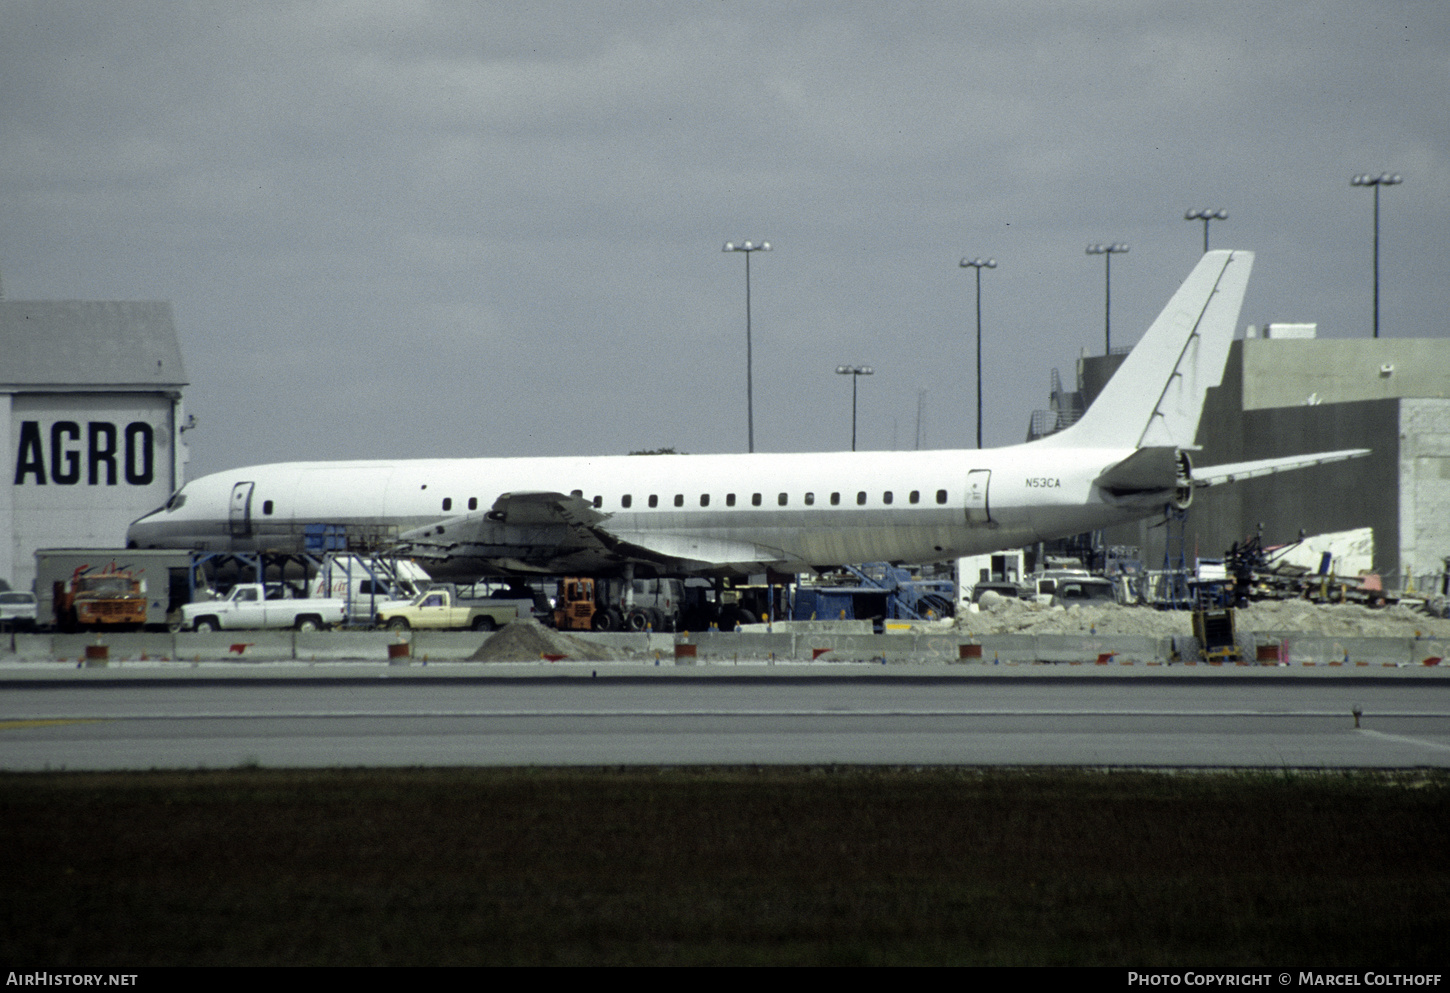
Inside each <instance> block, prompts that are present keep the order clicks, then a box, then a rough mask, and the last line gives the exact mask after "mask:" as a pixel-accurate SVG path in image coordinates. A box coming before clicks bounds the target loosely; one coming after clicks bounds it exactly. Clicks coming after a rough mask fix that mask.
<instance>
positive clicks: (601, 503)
mask: <svg viewBox="0 0 1450 993" xmlns="http://www.w3.org/2000/svg"><path fill="white" fill-rule="evenodd" d="M594 506H595V507H602V506H604V497H602V496H600V495H599V494H598V493H596V494H594Z"/></svg>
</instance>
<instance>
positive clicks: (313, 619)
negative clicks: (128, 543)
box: [181, 583, 347, 631]
mask: <svg viewBox="0 0 1450 993" xmlns="http://www.w3.org/2000/svg"><path fill="white" fill-rule="evenodd" d="M346 610H347V604H346V603H345V602H344V601H342V600H333V599H323V598H312V599H307V600H268V599H267V596H266V590H265V589H264V588H263V587H262V585H261V584H260V583H239V584H237V585H236V586H234V587H232V591H231V593H229V594H228V595H227V598H226V599H225V600H203V601H201V602H200V603H188V604H185V605H184V606H183V607H182V608H181V626H182V628H183V629H186V630H191V631H232V630H237V629H242V628H296V629H297V630H298V631H318V630H322V629H324V628H329V627H332V626H333V625H334V624H341V623H342V620H343V616H344V613H345V611H346Z"/></svg>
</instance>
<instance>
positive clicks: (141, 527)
mask: <svg viewBox="0 0 1450 993" xmlns="http://www.w3.org/2000/svg"><path fill="white" fill-rule="evenodd" d="M160 513H161V510H153V511H152V512H151V513H149V514H146V515H145V516H144V517H138V518H136V520H134V521H132V522H131V523H130V525H129V526H128V527H127V528H126V547H127V548H150V547H151V542H152V541H154V540H155V538H156V533H157V527H156V521H155V518H156V517H157V515H159V514H160Z"/></svg>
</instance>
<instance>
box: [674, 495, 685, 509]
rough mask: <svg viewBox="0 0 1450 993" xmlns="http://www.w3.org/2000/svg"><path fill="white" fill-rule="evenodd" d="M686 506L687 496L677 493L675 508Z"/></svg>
mask: <svg viewBox="0 0 1450 993" xmlns="http://www.w3.org/2000/svg"><path fill="white" fill-rule="evenodd" d="M684 505H685V494H683V493H676V494H675V506H676V507H683V506H684Z"/></svg>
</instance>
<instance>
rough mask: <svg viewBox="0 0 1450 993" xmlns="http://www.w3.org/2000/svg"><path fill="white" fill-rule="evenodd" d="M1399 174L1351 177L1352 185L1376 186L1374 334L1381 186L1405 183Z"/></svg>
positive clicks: (1377, 324)
mask: <svg viewBox="0 0 1450 993" xmlns="http://www.w3.org/2000/svg"><path fill="white" fill-rule="evenodd" d="M1403 182H1404V179H1402V178H1401V177H1400V176H1399V175H1398V174H1391V173H1388V172H1384V173H1380V174H1379V175H1378V176H1370V175H1368V174H1366V175H1363V176H1354V177H1352V178H1351V179H1350V181H1349V185H1350V186H1372V187H1374V336H1375V337H1376V338H1378V337H1379V336H1380V187H1381V186H1398V185H1399V184H1400V183H1403Z"/></svg>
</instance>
